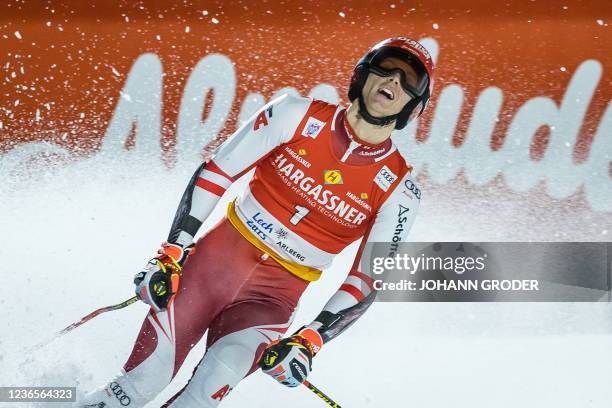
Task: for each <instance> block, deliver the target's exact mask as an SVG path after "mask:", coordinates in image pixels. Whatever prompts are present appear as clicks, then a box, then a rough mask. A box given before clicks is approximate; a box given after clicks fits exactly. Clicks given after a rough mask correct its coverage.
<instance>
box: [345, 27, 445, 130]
mask: <svg viewBox="0 0 612 408" xmlns="http://www.w3.org/2000/svg"><path fill="white" fill-rule="evenodd" d="M389 57H395V58H400V59H402V60H403V61H405V62H406V63H408V64H409V65H410V66H411V67H412V68H413V69H414V70H415V71H416V73H417V76H418V78H419V84H418V86H417V88H418V93H417V97H416V98H413V99H411V100H410V102H408V103H407V104H406V106H404V108H403V109H402V110H401V111H400V112H399V113H397V114H395V115H389V116H385V117H382V118H377V117H375V116H372V115H370V113H369V112H368V110H367V107H366V106H365V102H364V101H363V94H362V90H363V86H364V84H365V82H366V79H367V78H368V74H369V73H370V67H371V66H372V65H377V64H378V63H380V62H381V61H382V60H384V59H385V58H389ZM433 79H434V63H433V60H432V58H431V56H430V55H429V52H428V51H427V49H426V48H425V47H424V46H423V45H422V44H421V43H419V42H418V41H416V40H413V39H411V38H408V37H392V38H387V39H386V40H384V41H381V42H379V43H378V44H376V45H375V46H373V47H372V48H370V49H369V50H368V52H367V53H366V54H365V55H364V56H363V57H361V59H360V60H359V62H358V63H357V65H355V68H354V69H353V76H352V78H351V84H350V86H349V91H348V97H349V100H350V101H351V102H353V101H354V100H355V99H359V113H360V114H361V116H362V117H363V118H364V119H365V120H366V122H368V123H372V124H374V125H380V126H384V125H387V124H389V123H391V122H393V121H394V120H395V121H396V122H395V129H403V128H404V127H405V126H406V124H407V123H408V122H409V121H410V120H412V119H414V118H417V117H419V116H420V115H421V113H423V111H424V110H425V107H426V106H427V102H428V101H429V97H430V96H431V91H432V89H433V82H434V81H433Z"/></svg>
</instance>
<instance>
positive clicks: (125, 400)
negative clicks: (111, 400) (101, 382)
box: [108, 381, 132, 407]
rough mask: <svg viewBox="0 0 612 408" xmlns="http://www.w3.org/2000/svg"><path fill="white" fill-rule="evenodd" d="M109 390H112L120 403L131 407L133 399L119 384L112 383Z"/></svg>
mask: <svg viewBox="0 0 612 408" xmlns="http://www.w3.org/2000/svg"><path fill="white" fill-rule="evenodd" d="M108 388H110V390H111V391H112V392H113V394H115V398H117V400H118V401H119V403H120V404H121V405H122V406H124V407H127V406H128V405H130V403H131V402H132V400H131V398H130V397H129V396H128V395H127V394H126V393H125V392H124V391H123V388H121V386H120V385H119V383H117V382H115V381H113V382H112V383H110V384H108Z"/></svg>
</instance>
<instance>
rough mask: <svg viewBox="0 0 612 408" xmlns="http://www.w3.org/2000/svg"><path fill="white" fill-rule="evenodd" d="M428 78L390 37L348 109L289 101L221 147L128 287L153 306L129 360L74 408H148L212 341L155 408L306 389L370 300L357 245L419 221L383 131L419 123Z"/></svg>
mask: <svg viewBox="0 0 612 408" xmlns="http://www.w3.org/2000/svg"><path fill="white" fill-rule="evenodd" d="M433 69H434V67H433V61H432V59H431V57H430V55H429V53H428V52H427V50H426V49H425V48H424V47H423V46H422V45H421V44H420V43H418V42H417V41H415V40H412V39H410V38H406V37H395V38H389V39H387V40H384V41H382V42H380V43H378V44H377V45H375V46H374V47H372V48H371V49H370V50H369V51H368V52H367V53H366V54H365V55H364V56H363V57H362V58H361V60H360V61H359V62H358V63H357V65H356V66H355V69H354V72H353V76H352V78H351V83H350V88H349V93H348V96H349V100H350V101H351V105H350V106H349V107H348V108H347V109H345V108H343V107H341V106H336V105H332V104H329V103H326V102H322V101H318V100H312V99H309V98H302V97H293V96H287V95H285V96H283V97H280V98H278V99H276V100H274V101H272V102H270V103H269V104H267V105H266V106H264V107H263V108H262V109H261V110H260V111H259V112H258V113H257V114H255V115H254V116H253V117H252V119H250V120H249V121H248V122H247V123H245V124H244V125H243V126H241V127H240V129H238V130H237V131H236V133H235V134H234V135H232V136H231V137H230V138H228V139H227V140H226V141H225V142H224V143H223V144H222V145H221V146H220V147H219V149H218V150H217V151H216V152H215V155H214V157H213V158H212V159H211V160H209V161H207V162H205V163H203V164H202V165H200V166H199V167H198V168H197V170H196V172H195V174H194V175H193V177H192V178H191V180H190V182H189V184H188V186H187V189H186V191H185V193H184V194H183V197H182V199H181V202H180V205H179V208H178V210H177V212H176V216H175V218H174V222H173V224H172V227H171V230H170V234H169V236H168V239H167V241H166V242H165V243H164V244H163V245H162V248H161V249H160V250H159V254H158V255H157V256H156V257H155V258H153V259H152V260H151V261H149V263H148V264H147V265H146V267H145V268H144V269H143V270H142V271H141V272H140V273H138V274H137V275H136V277H135V279H134V282H135V284H136V293H137V295H138V296H139V298H140V299H141V300H142V301H144V302H146V303H148V304H149V305H150V306H151V309H150V312H149V314H148V315H147V317H146V318H145V320H144V323H143V325H142V328H141V330H140V333H139V335H138V338H137V340H136V343H135V345H134V348H133V351H132V354H131V355H130V357H129V359H128V360H127V362H126V363H125V365H124V366H123V369H122V370H121V372H120V374H119V375H118V376H117V377H116V378H114V379H113V380H112V381H110V382H109V383H108V384H107V385H105V386H104V387H103V388H100V389H99V390H97V391H95V392H93V393H91V394H89V395H87V396H86V397H85V400H84V401H82V402H80V403H79V405H78V406H79V407H108V408H110V407H122V406H129V407H130V408H133V407H142V406H144V405H145V404H146V403H147V402H148V401H151V400H152V399H154V398H155V397H156V395H158V394H159V393H160V392H161V391H162V390H163V389H164V388H165V387H166V386H167V385H168V383H170V381H171V380H172V378H173V377H174V376H175V375H176V373H177V371H178V370H179V368H180V367H181V365H182V363H183V361H184V359H185V357H186V356H187V353H188V352H189V351H190V350H191V348H192V347H193V346H194V345H195V344H196V343H197V342H198V341H199V340H200V339H201V338H202V336H203V335H204V333H205V332H206V331H207V330H208V337H207V344H206V345H207V351H206V353H205V355H204V357H203V358H202V360H201V361H200V363H199V364H198V365H197V368H196V369H195V371H194V373H193V375H192V377H191V379H190V381H189V383H188V384H187V385H186V386H185V387H184V388H183V390H181V391H180V392H179V393H177V394H176V395H175V396H174V397H173V398H171V399H170V400H169V401H168V402H167V403H166V404H165V405H164V406H170V407H173V408H177V407H180V408H182V407H189V408H191V407H216V406H217V405H218V404H219V403H220V402H221V401H222V400H223V398H224V397H225V396H226V395H227V394H228V393H229V392H230V390H231V389H232V388H233V387H235V386H236V384H238V382H239V381H240V380H241V379H243V378H244V377H246V376H247V375H249V374H250V373H252V372H253V371H255V370H256V369H257V368H259V367H261V368H262V369H263V371H264V372H265V373H266V374H269V375H271V376H272V377H274V378H275V379H277V380H278V381H279V382H281V383H282V384H285V385H287V386H290V387H295V386H297V385H299V384H301V383H302V382H303V381H304V380H305V379H306V377H307V375H308V373H309V372H310V370H311V364H312V359H313V358H314V357H315V355H316V354H317V353H318V352H319V351H320V349H321V348H322V347H324V345H325V343H327V342H329V341H330V340H331V339H333V338H335V337H336V336H337V335H338V334H340V333H341V332H342V331H344V330H345V329H346V328H347V327H348V326H350V325H351V324H352V323H354V322H355V320H356V319H358V318H359V317H360V316H361V315H362V314H363V313H364V312H365V311H366V309H367V308H368V307H369V306H370V305H371V303H372V301H373V300H374V297H375V294H376V292H375V291H374V290H373V287H372V282H373V279H372V277H371V276H370V274H369V273H370V272H369V269H368V268H367V267H365V266H364V265H362V264H361V254H362V251H363V248H364V246H365V244H366V243H367V242H392V243H397V242H400V241H403V240H405V238H406V236H407V234H408V231H409V229H410V227H411V225H412V223H413V221H414V218H415V215H416V211H417V208H418V205H419V200H420V198H421V193H420V190H419V189H418V187H417V186H416V185H415V183H414V180H413V179H412V177H411V175H410V171H411V166H410V165H409V164H407V163H406V162H405V160H404V159H403V157H402V156H401V155H400V153H399V152H398V150H397V148H396V146H395V145H394V144H393V142H392V141H391V132H392V131H393V130H394V129H402V128H403V127H404V126H405V125H406V123H407V122H408V121H409V120H411V119H413V118H416V117H418V116H419V115H420V114H421V113H422V112H423V110H424V109H425V107H426V105H427V101H428V100H429V97H430V95H431V90H432V86H433ZM253 168H255V174H254V176H253V178H252V179H251V180H250V183H249V186H248V188H247V189H246V191H245V192H244V193H243V194H242V196H240V197H238V198H236V199H235V200H234V201H232V202H231V204H230V205H229V207H228V209H227V215H226V217H225V218H224V219H223V220H222V221H220V222H219V223H218V224H217V225H216V226H215V227H214V228H212V229H211V230H210V231H208V232H207V233H206V235H205V236H203V237H202V238H200V239H199V240H198V241H197V243H195V244H194V243H193V240H194V236H195V235H196V233H197V231H198V229H199V228H200V226H201V225H202V222H203V221H204V220H205V219H206V217H208V216H209V214H210V213H211V212H212V210H213V208H214V207H215V204H216V203H217V202H218V201H219V199H220V198H221V196H222V195H223V193H224V192H225V190H226V189H227V188H228V187H229V186H230V185H231V184H232V183H233V182H234V181H235V180H237V179H238V178H239V177H240V176H241V175H242V174H244V173H246V172H248V171H249V170H251V169H253ZM361 238H363V241H362V243H361V246H360V248H359V251H358V253H357V256H356V258H355V261H354V264H353V266H352V268H351V270H350V272H349V274H348V277H347V278H346V280H345V281H344V283H343V284H342V286H340V288H339V290H338V291H337V292H336V293H335V294H334V295H333V296H332V297H331V299H329V301H328V302H327V304H326V305H325V307H324V309H323V310H322V311H321V313H320V314H319V315H318V316H317V318H316V319H315V320H314V321H313V322H311V323H310V324H308V325H306V326H304V327H302V328H301V329H300V330H298V331H297V332H296V333H294V334H293V335H291V336H288V337H284V338H283V335H284V334H285V332H286V330H287V328H288V327H289V325H290V324H291V322H292V317H293V314H294V310H295V308H296V306H297V303H298V300H299V298H300V296H301V294H302V293H303V291H304V290H305V289H306V287H307V286H308V284H309V282H311V281H315V280H317V279H318V278H319V277H320V275H321V271H322V270H323V269H325V268H326V267H327V266H328V265H329V264H330V263H331V261H332V259H333V258H334V256H335V255H336V254H338V253H339V252H340V251H341V250H342V249H344V248H345V247H346V246H348V245H349V244H350V243H351V242H353V241H355V240H358V239H361Z"/></svg>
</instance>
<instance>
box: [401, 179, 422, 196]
mask: <svg viewBox="0 0 612 408" xmlns="http://www.w3.org/2000/svg"><path fill="white" fill-rule="evenodd" d="M404 185H405V186H406V188H407V189H408V190H410V191H412V193H413V194H414V196H415V197H416V198H418V199H419V200H420V199H421V190H419V188H418V187H417V186H416V185H415V184H414V183H413V182H412V180H406V181H405V182H404Z"/></svg>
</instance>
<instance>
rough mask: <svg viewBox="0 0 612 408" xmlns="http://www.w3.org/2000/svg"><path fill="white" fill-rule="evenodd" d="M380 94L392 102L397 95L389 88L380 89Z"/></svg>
mask: <svg viewBox="0 0 612 408" xmlns="http://www.w3.org/2000/svg"><path fill="white" fill-rule="evenodd" d="M378 93H380V94H383V95H384V96H385V97H386V98H387V99H389V100H390V101H392V100H394V99H395V94H394V93H393V91H391V90H390V89H389V88H385V87H383V88H379V89H378Z"/></svg>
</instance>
